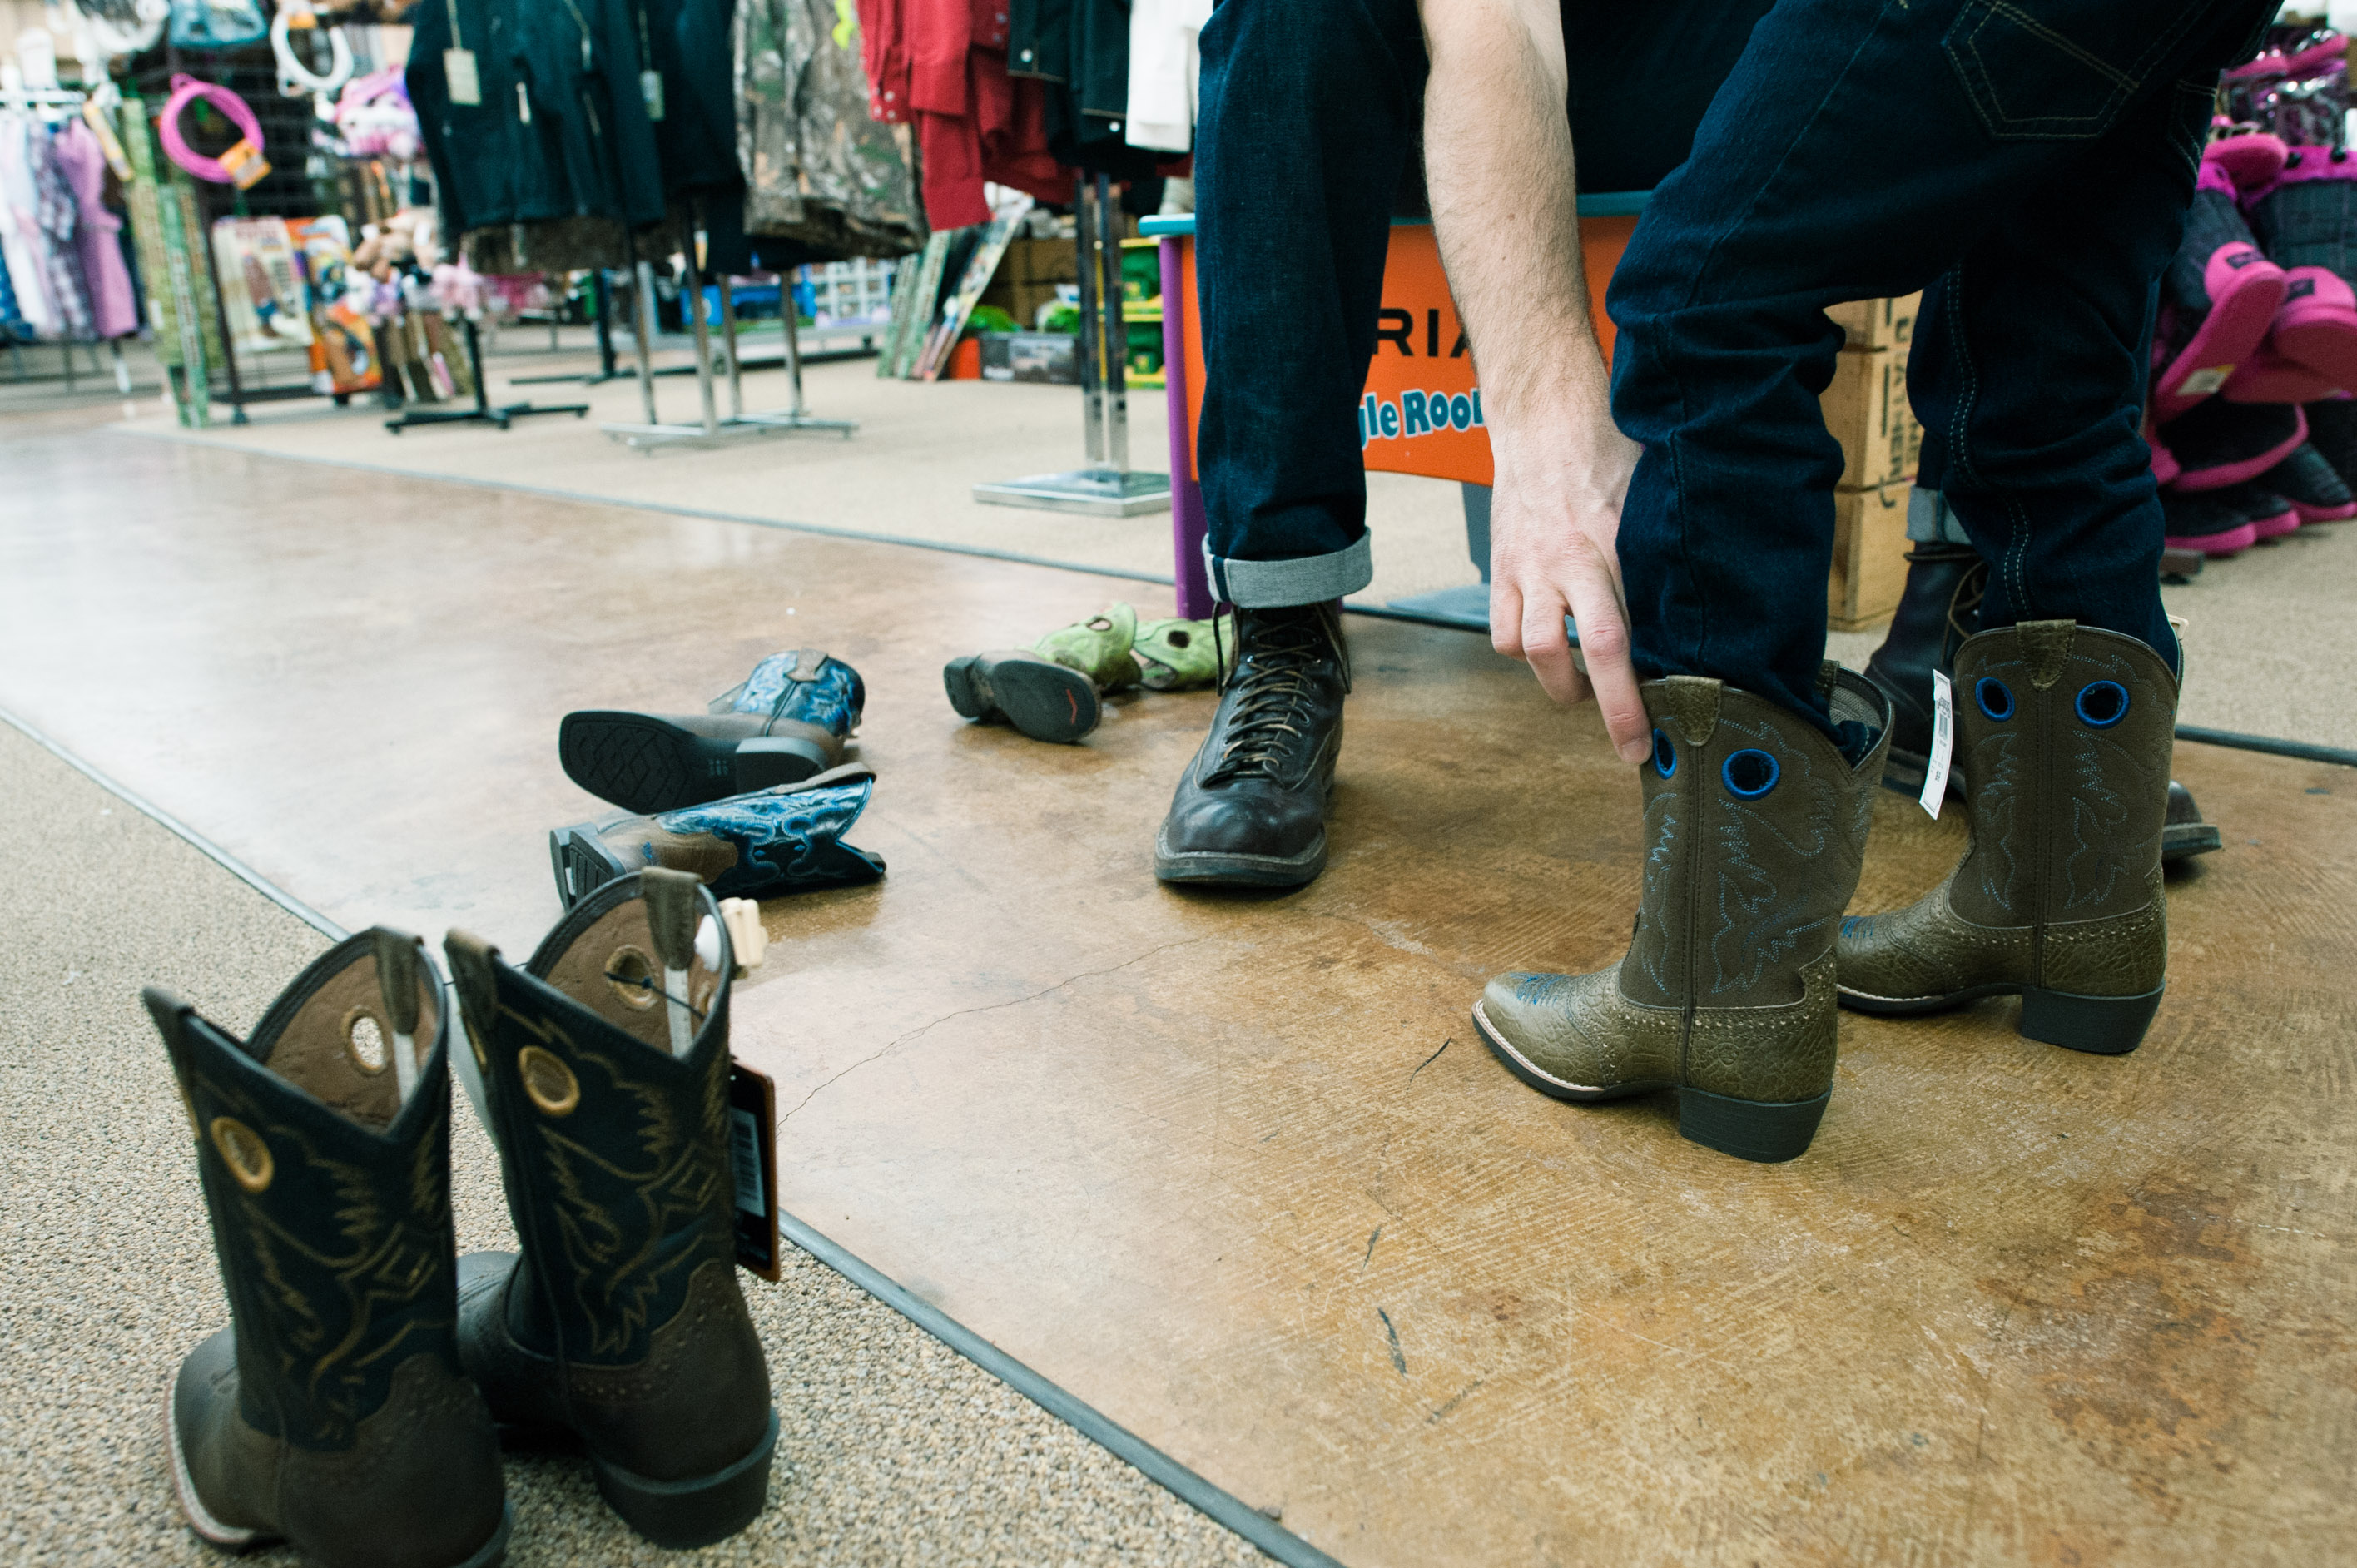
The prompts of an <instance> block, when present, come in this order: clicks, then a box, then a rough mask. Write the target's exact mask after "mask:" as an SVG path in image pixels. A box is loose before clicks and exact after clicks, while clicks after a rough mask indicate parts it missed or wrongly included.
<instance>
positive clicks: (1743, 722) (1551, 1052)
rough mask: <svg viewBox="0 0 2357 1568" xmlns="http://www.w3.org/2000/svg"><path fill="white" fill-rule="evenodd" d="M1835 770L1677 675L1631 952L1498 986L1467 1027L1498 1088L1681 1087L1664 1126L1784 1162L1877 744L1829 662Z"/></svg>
mask: <svg viewBox="0 0 2357 1568" xmlns="http://www.w3.org/2000/svg"><path fill="white" fill-rule="evenodd" d="M1824 668H1825V674H1824V681H1823V685H1824V691H1825V693H1826V697H1827V701H1828V703H1829V704H1830V706H1831V709H1832V713H1833V717H1834V720H1835V724H1837V725H1842V726H1843V727H1844V730H1845V732H1846V736H1848V738H1849V739H1850V740H1851V741H1852V742H1853V745H1852V746H1851V749H1853V750H1857V751H1858V752H1860V753H1861V755H1860V756H1859V757H1858V759H1857V761H1855V762H1853V761H1851V760H1850V759H1849V758H1848V757H1846V756H1845V755H1844V752H1843V749H1842V748H1841V747H1839V746H1835V743H1834V741H1833V740H1832V739H1831V738H1829V737H1828V736H1826V734H1825V732H1824V730H1823V729H1821V728H1819V727H1818V725H1816V724H1815V723H1814V722H1813V720H1811V719H1808V718H1806V717H1803V715H1802V714H1796V713H1793V712H1792V711H1790V710H1789V709H1786V708H1784V707H1781V706H1780V705H1779V704H1777V703H1770V702H1769V701H1767V700H1766V699H1764V698H1760V697H1756V696H1754V695H1752V694H1751V693H1749V692H1744V691H1739V690H1738V689H1737V688H1735V687H1733V686H1727V685H1722V684H1720V683H1719V682H1717V681H1710V680H1705V679H1702V678H1701V677H1698V676H1688V675H1674V676H1672V677H1670V678H1669V679H1667V680H1663V681H1651V682H1646V683H1645V684H1644V686H1642V687H1641V693H1642V695H1643V697H1644V700H1645V711H1646V712H1647V713H1649V714H1652V719H1653V724H1654V726H1655V727H1654V730H1653V757H1652V761H1651V762H1649V763H1647V764H1645V765H1644V766H1643V767H1642V768H1640V770H1639V776H1640V779H1641V781H1642V784H1643V788H1644V794H1645V838H1646V844H1647V848H1646V853H1645V866H1644V883H1643V887H1642V890H1641V895H1640V901H1639V905H1638V910H1637V927H1636V930H1635V932H1634V933H1633V934H1632V935H1631V938H1630V942H1629V952H1628V955H1627V956H1626V957H1625V958H1623V959H1621V961H1620V962H1619V963H1618V964H1617V965H1615V966H1614V967H1612V968H1610V969H1608V970H1604V971H1602V972H1598V973H1595V974H1582V975H1566V974H1502V975H1500V976H1499V977H1498V978H1497V979H1495V980H1493V981H1491V983H1490V985H1489V989H1488V990H1487V991H1485V992H1484V993H1482V996H1481V1000H1480V1002H1479V1003H1477V1004H1475V1005H1474V1008H1473V1021H1474V1023H1475V1024H1476V1025H1477V1026H1479V1027H1480V1030H1481V1035H1482V1037H1483V1038H1484V1039H1485V1040H1487V1041H1488V1042H1489V1045H1490V1048H1491V1050H1492V1051H1493V1052H1495V1053H1496V1055H1497V1058H1498V1059H1499V1060H1500V1061H1501V1062H1503V1063H1504V1064H1505V1065H1506V1068H1507V1069H1508V1070H1510V1071H1511V1072H1512V1073H1513V1074H1514V1076H1515V1077H1517V1078H1519V1079H1522V1080H1523V1082H1525V1083H1527V1084H1529V1085H1530V1086H1531V1087H1532V1088H1534V1089H1535V1090H1539V1091H1540V1092H1541V1093H1542V1094H1550V1095H1553V1096H1555V1098H1556V1099H1558V1100H1570V1101H1599V1100H1618V1099H1620V1098H1622V1097H1624V1096H1627V1095H1631V1094H1641V1093H1644V1092H1646V1091H1647V1090H1658V1089H1674V1090H1677V1092H1678V1131H1679V1133H1682V1134H1684V1136H1685V1137H1688V1138H1691V1139H1693V1140H1694V1141H1695V1143H1698V1144H1707V1145H1708V1146H1710V1147H1711V1148H1714V1149H1718V1150H1722V1151H1724V1152H1725V1153H1727V1154H1730V1155H1738V1156H1740V1157H1741V1158H1744V1159H1747V1160H1762V1161H1775V1160H1789V1159H1792V1158H1793V1157H1795V1156H1796V1155H1799V1154H1801V1153H1802V1151H1803V1150H1805V1149H1806V1148H1807V1147H1808V1146H1809V1141H1810V1140H1811V1139H1812V1138H1813V1137H1815V1136H1816V1131H1817V1122H1818V1121H1819V1119H1820V1118H1822V1117H1823V1116H1824V1111H1825V1103H1826V1101H1827V1100H1829V1099H1830V1098H1831V1096H1832V1093H1833V1079H1834V1047H1835V1034H1836V1025H1837V1020H1836V1016H1835V1004H1834V933H1835V927H1836V926H1837V925H1838V923H1839V921H1840V919H1841V912H1842V909H1843V907H1844V906H1846V904H1847V903H1848V902H1849V897H1850V894H1851V893H1852V892H1854V891H1855V890H1856V889H1857V874H1858V866H1859V865H1860V863H1861V861H1862V860H1863V858H1864V855H1865V852H1866V830H1867V822H1868V821H1869V820H1870V819H1871V817H1872V815H1873V807H1874V794H1875V790H1876V789H1877V788H1878V786H1879V784H1880V782H1881V779H1882V767H1883V752H1884V749H1885V748H1886V747H1887V746H1889V743H1890V700H1889V697H1888V696H1886V695H1885V694H1884V693H1882V692H1881V691H1880V690H1878V688H1877V687H1876V686H1874V685H1873V684H1872V683H1871V682H1868V681H1867V680H1866V679H1865V678H1864V677H1862V676H1858V675H1854V674H1851V673H1850V672H1848V671H1843V670H1839V669H1837V667H1835V666H1834V665H1831V664H1828V665H1826V666H1825V667H1824Z"/></svg>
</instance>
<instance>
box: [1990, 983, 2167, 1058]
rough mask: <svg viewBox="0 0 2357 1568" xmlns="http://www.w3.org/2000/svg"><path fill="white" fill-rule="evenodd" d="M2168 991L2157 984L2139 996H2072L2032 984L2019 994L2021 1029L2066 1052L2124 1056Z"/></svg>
mask: <svg viewBox="0 0 2357 1568" xmlns="http://www.w3.org/2000/svg"><path fill="white" fill-rule="evenodd" d="M2167 989H2168V987H2166V986H2156V987H2155V988H2153V989H2152V990H2150V991H2147V992H2146V993H2144V994H2143V995H2141V996H2076V995H2073V994H2072V993H2070V992H2068V991H2041V990H2039V989H2038V988H2036V987H2034V986H2033V987H2030V988H2029V989H2027V990H2025V991H2023V992H2022V993H2021V1032H2022V1034H2023V1035H2025V1036H2028V1037H2029V1038H2030V1039H2033V1040H2042V1041H2044V1042H2045V1043H2046V1044H2048V1045H2050V1046H2061V1047H2064V1048H2065V1049H2067V1050H2073V1051H2086V1052H2089V1053H2091V1054H2093V1055H2095V1056H2099V1057H2124V1056H2126V1055H2127V1054H2128V1053H2129V1052H2130V1051H2132V1050H2134V1049H2136V1047H2138V1046H2140V1045H2142V1044H2144V1036H2145V1031H2146V1030H2147V1029H2149V1028H2151V1027H2152V1015H2154V1014H2155V1013H2157V1012H2158V1011H2159V1010H2160V993H2161V992H2163V991H2165V990H2167Z"/></svg>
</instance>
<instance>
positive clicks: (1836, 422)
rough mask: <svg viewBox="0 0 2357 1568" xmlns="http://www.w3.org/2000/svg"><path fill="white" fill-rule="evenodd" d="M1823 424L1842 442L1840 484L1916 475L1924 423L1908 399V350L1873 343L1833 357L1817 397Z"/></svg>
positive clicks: (1869, 485)
mask: <svg viewBox="0 0 2357 1568" xmlns="http://www.w3.org/2000/svg"><path fill="white" fill-rule="evenodd" d="M1818 401H1819V403H1820V405H1821V406H1822V407H1823V408H1824V418H1825V429H1826V430H1827V431H1828V432H1830V433H1831V434H1832V435H1833V438H1834V439H1835V440H1836V441H1838V442H1840V443H1841V449H1842V477H1841V482H1842V488H1843V489H1852V490H1859V489H1873V488H1874V487H1876V486H1878V485H1887V484H1889V483H1890V482H1891V481H1892V480H1894V479H1909V478H1914V477H1915V464H1916V462H1917V460H1918V459H1919V458H1920V457H1921V456H1922V454H1923V427H1922V426H1921V424H1917V423H1916V422H1915V409H1914V406H1913V405H1912V404H1910V403H1909V402H1908V401H1907V351H1906V350H1905V349H1870V350H1867V352H1864V353H1856V354H1853V353H1847V352H1845V353H1843V354H1841V355H1839V356H1838V357H1837V360H1836V364H1835V370H1834V379H1833V383H1832V384H1831V385H1830V386H1828V387H1826V388H1825V390H1824V395H1823V396H1822V397H1821V398H1820V399H1819V400H1818Z"/></svg>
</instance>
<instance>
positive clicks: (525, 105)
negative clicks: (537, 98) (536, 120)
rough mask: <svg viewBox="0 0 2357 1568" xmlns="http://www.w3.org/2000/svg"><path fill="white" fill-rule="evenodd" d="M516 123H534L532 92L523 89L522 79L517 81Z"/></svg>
mask: <svg viewBox="0 0 2357 1568" xmlns="http://www.w3.org/2000/svg"><path fill="white" fill-rule="evenodd" d="M516 124H519V125H529V124H532V94H531V93H529V92H526V91H524V90H523V83H522V82H521V81H519V82H517V83H516Z"/></svg>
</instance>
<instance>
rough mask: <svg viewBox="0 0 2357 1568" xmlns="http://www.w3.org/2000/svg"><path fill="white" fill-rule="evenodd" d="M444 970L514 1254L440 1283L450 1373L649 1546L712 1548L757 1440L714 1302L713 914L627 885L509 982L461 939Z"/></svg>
mask: <svg viewBox="0 0 2357 1568" xmlns="http://www.w3.org/2000/svg"><path fill="white" fill-rule="evenodd" d="M706 920H709V921H710V925H709V926H708V927H704V926H703V922H704V921H706ZM700 928H701V930H700ZM448 950H449V954H450V970H451V975H452V978H453V979H454V980H456V981H457V986H458V996H459V1001H460V1004H461V1005H462V1007H463V1008H464V1010H465V1014H466V1020H467V1028H468V1038H469V1040H470V1041H471V1042H472V1044H473V1047H474V1050H475V1058H476V1062H477V1065H478V1066H479V1067H480V1068H481V1069H482V1076H483V1090H484V1095H485V1098H486V1099H487V1100H488V1101H489V1102H490V1120H491V1131H492V1134H493V1137H494V1138H495V1139H496V1141H497V1142H498V1144H499V1146H500V1170H501V1172H502V1174H503V1175H504V1176H505V1177H506V1180H507V1189H508V1211H509V1212H510V1213H511V1214H512V1215H513V1216H514V1217H515V1226H516V1234H517V1236H518V1237H519V1238H521V1240H522V1256H521V1257H519V1256H518V1255H516V1254H514V1253H510V1252H474V1253H469V1254H468V1256H466V1257H465V1258H462V1259H460V1260H459V1263H458V1273H459V1285H458V1296H459V1309H458V1310H459V1322H458V1353H459V1355H460V1357H461V1358H462V1359H464V1361H465V1363H466V1367H467V1370H468V1372H469V1373H470V1374H472V1375H473V1377H474V1379H475V1381H476V1382H477V1383H479V1384H480V1385H481V1386H482V1390H483V1396H484V1398H486V1399H487V1400H489V1401H490V1407H491V1413H492V1414H493V1415H495V1416H496V1417H498V1418H499V1420H500V1422H502V1423H507V1424H510V1425H514V1426H521V1427H536V1428H544V1429H557V1430H562V1431H569V1432H570V1433H572V1434H574V1435H575V1436H576V1437H577V1438H579V1439H580V1441H581V1442H582V1444H584V1445H585V1446H587V1449H588V1452H589V1462H590V1466H591V1468H592V1470H593V1472H594V1473H595V1475H596V1477H597V1489H598V1490H599V1491H600V1492H601V1493H603V1494H604V1495H605V1498H606V1500H607V1502H608V1503H610V1504H612V1505H613V1508H614V1511H615V1512H617V1513H619V1514H620V1515H621V1516H622V1519H623V1520H624V1522H626V1523H628V1524H629V1525H630V1528H631V1529H633V1530H637V1531H638V1532H639V1533H640V1535H643V1536H645V1537H646V1538H647V1539H648V1540H650V1541H653V1542H655V1543H656V1544H657V1545H659V1546H669V1547H689V1546H702V1545H705V1544H707V1543H709V1542H711V1541H718V1540H720V1539H722V1538H723V1537H724V1536H727V1535H732V1534H734V1533H735V1532H736V1531H737V1530H742V1529H743V1528H744V1527H745V1526H746V1525H747V1524H748V1523H749V1522H751V1520H752V1519H753V1517H754V1516H755V1515H756V1514H758V1513H759V1512H760V1511H761V1504H762V1501H763V1499H764V1498H765V1497H766V1496H767V1495H768V1491H769V1481H770V1454H771V1452H772V1450H773V1449H775V1447H776V1446H777V1441H778V1417H777V1412H775V1411H774V1410H772V1409H771V1408H770V1372H769V1367H768V1364H767V1362H766V1361H764V1359H762V1354H761V1341H760V1338H759V1336H758V1335H757V1334H756V1333H755V1332H754V1329H753V1319H752V1316H751V1314H750V1313H748V1311H747V1310H746V1307H745V1297H744V1294H743V1293H742V1292H741V1291H739V1290H738V1289H737V1262H736V1241H735V1229H734V1218H733V1205H734V1202H735V1187H734V1186H733V1184H732V1182H731V1180H730V1169H729V1161H728V1127H729V1123H728V986H729V978H730V975H731V972H732V971H733V969H734V966H735V950H734V948H733V946H732V945H731V943H730V940H729V937H728V930H727V925H726V921H724V920H722V919H721V918H720V910H719V906H718V905H717V904H716V902H715V901H714V900H713V897H712V896H711V894H710V893H708V892H707V891H705V888H704V887H703V886H701V885H700V884H698V883H697V881H696V880H695V878H694V876H691V875H687V874H686V873H684V872H677V871H662V870H653V871H646V872H641V873H638V874H636V875H630V876H623V877H618V878H616V879H615V880H613V881H611V882H608V883H606V884H605V885H603V886H599V887H597V888H596V889H594V890H593V891H591V892H590V893H589V894H588V895H587V897H584V898H582V900H581V901H580V902H579V903H577V904H576V905H575V906H574V907H573V909H572V911H571V912H570V913H569V914H567V915H566V916H565V918H564V919H562V920H560V921H559V922H558V923H557V926H556V929H554V930H553V931H551V932H550V933H549V934H548V940H546V941H544V942H543V943H541V945H540V950H539V951H538V952H536V953H534V954H533V956H532V960H531V961H530V962H529V963H527V964H526V965H525V966H524V967H523V968H522V969H520V970H519V969H516V968H513V967H512V966H511V965H510V964H509V963H507V961H505V960H503V959H502V958H500V954H499V952H498V950H495V949H493V948H490V947H488V946H486V945H485V944H484V943H483V942H482V941H480V940H478V939H476V938H474V937H470V936H468V935H467V934H466V933H464V932H462V931H453V932H451V933H450V939H449V949H448Z"/></svg>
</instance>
